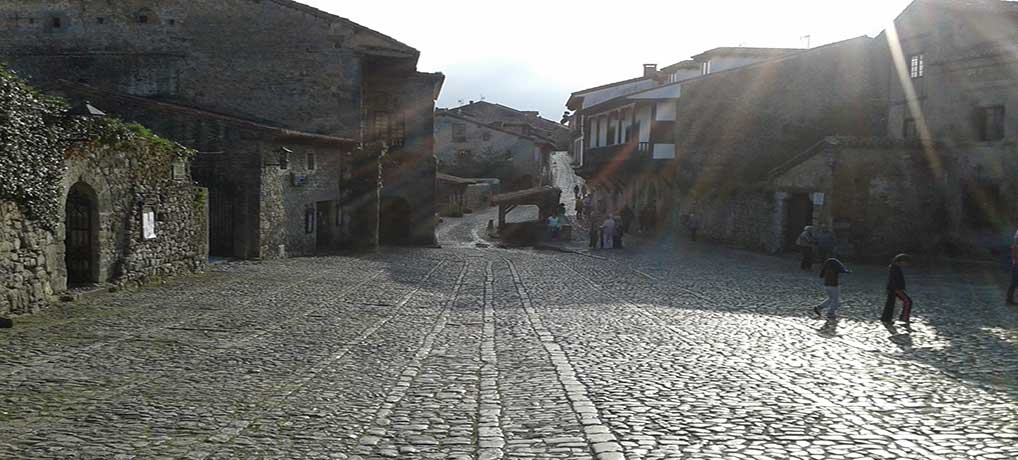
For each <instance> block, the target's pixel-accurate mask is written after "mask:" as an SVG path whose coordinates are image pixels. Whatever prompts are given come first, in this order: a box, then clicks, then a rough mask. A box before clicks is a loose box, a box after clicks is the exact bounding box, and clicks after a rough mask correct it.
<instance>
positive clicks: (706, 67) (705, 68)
mask: <svg viewBox="0 0 1018 460" xmlns="http://www.w3.org/2000/svg"><path fill="white" fill-rule="evenodd" d="M709 73H710V60H708V61H706V62H704V63H703V64H700V74H701V75H707V74H709Z"/></svg>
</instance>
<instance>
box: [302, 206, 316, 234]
mask: <svg viewBox="0 0 1018 460" xmlns="http://www.w3.org/2000/svg"><path fill="white" fill-rule="evenodd" d="M314 232H315V208H314V207H313V206H307V207H305V208H304V233H314Z"/></svg>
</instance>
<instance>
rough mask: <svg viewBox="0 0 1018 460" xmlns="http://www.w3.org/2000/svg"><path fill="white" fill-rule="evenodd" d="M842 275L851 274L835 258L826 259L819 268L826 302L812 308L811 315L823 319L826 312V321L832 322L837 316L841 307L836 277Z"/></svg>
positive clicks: (839, 290) (839, 288)
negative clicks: (825, 293)
mask: <svg viewBox="0 0 1018 460" xmlns="http://www.w3.org/2000/svg"><path fill="white" fill-rule="evenodd" d="M842 273H852V272H850V271H849V270H848V268H846V267H845V264H843V263H841V261H840V260H838V259H835V258H830V259H827V261H825V262H824V264H823V265H822V266H821V267H820V277H821V278H823V279H824V291H826V292H827V300H825V301H824V303H822V304H820V305H817V306H815V307H813V315H814V316H815V317H816V318H817V319H820V318H823V313H824V310H826V311H827V319H829V320H831V321H833V320H834V319H836V318H837V316H838V308H840V307H841V287H840V286H839V284H838V277H839V276H840V275H841V274H842Z"/></svg>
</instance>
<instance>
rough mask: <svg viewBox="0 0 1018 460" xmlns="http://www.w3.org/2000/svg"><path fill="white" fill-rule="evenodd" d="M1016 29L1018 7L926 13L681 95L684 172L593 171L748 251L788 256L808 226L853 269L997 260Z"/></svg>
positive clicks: (993, 3) (616, 204)
mask: <svg viewBox="0 0 1018 460" xmlns="http://www.w3.org/2000/svg"><path fill="white" fill-rule="evenodd" d="M1016 26H1018V6H1016V5H1015V4H1014V3H1013V2H1001V1H997V0H971V1H966V2H952V1H945V0H917V1H915V2H914V3H913V4H912V5H910V6H909V7H908V8H907V9H906V10H905V11H904V12H903V13H902V14H901V16H899V17H898V18H897V19H896V20H895V27H894V28H890V29H888V31H886V32H885V33H884V34H882V35H881V36H879V37H877V38H874V39H870V38H866V37H861V38H857V39H852V40H847V41H844V42H840V43H835V44H831V45H827V46H822V47H819V48H815V49H811V50H807V51H801V52H796V53H792V54H789V55H786V56H782V57H778V58H774V59H771V60H766V61H763V62H758V63H755V64H752V65H747V66H743V67H739V68H735V69H730V70H725V71H721V72H711V73H708V74H706V75H703V76H700V77H696V78H692V79H689V80H685V81H682V82H679V83H677V84H676V86H678V87H680V91H676V95H675V96H674V100H675V101H676V103H677V113H676V117H675V122H674V139H675V143H676V159H675V160H671V161H667V162H662V164H660V165H658V166H656V167H655V168H653V170H648V169H646V168H642V169H641V168H640V167H639V166H640V164H639V161H631V159H628V158H627V159H625V160H623V161H621V162H618V163H620V164H617V165H614V166H613V168H609V169H613V170H614V171H617V172H615V173H613V174H598V173H592V174H593V176H597V177H598V178H601V179H602V180H601V181H600V182H601V184H602V185H601V187H602V188H605V190H603V191H602V190H599V192H604V193H599V195H598V197H599V199H601V200H604V201H606V202H608V204H609V206H608V207H609V208H614V209H619V208H621V206H623V205H624V204H629V205H630V206H634V205H635V206H636V207H640V206H642V204H643V203H646V202H648V201H647V199H646V198H644V197H646V195H648V193H647V191H648V190H650V191H652V192H653V193H651V195H656V200H658V201H660V200H661V199H662V198H665V199H668V200H671V201H672V203H673V204H672V205H670V207H671V212H664V213H663V214H664V215H667V216H669V217H672V219H671V224H672V225H673V226H676V227H680V229H681V226H683V225H684V221H683V219H681V217H684V216H688V215H689V214H693V215H695V216H696V219H697V222H698V223H699V228H700V232H699V233H700V235H701V236H703V237H704V238H707V239H710V240H715V241H719V242H723V243H726V244H733V245H738V246H742V247H747V248H754V249H765V250H768V251H774V252H777V251H784V250H794V249H795V248H794V239H795V236H796V235H797V234H798V232H800V231H801V230H802V227H803V226H804V225H808V224H812V225H823V226H827V227H830V228H831V229H832V230H833V231H834V233H835V235H836V237H837V239H838V250H839V253H841V254H842V255H846V256H849V257H854V258H860V259H872V260H881V261H884V260H886V259H888V258H889V257H891V256H892V255H894V254H895V253H897V252H901V251H910V252H916V253H922V254H946V255H958V256H963V257H982V258H985V257H989V258H1000V259H1003V258H1005V253H1006V248H1007V245H1008V244H1009V242H1010V238H1011V235H1012V234H1013V233H1014V227H1015V225H1018V206H1015V204H1014V200H1010V199H1008V197H1009V196H1014V194H1015V193H1018V188H1016V187H1018V185H1016V184H1018V175H1016V174H1014V173H1013V172H1012V171H1013V169H1014V168H1013V167H1011V166H1009V163H1008V161H1009V160H1007V159H1008V158H1013V156H1014V154H1015V152H1016V151H1018V149H1016V147H1015V145H1016V144H1015V142H1014V136H1015V135H1016V133H1018V117H1015V116H1014V113H1015V112H1016V111H1018V109H1015V110H1012V109H1014V107H1013V102H1014V100H1016V99H1018V78H1016V75H1018V60H1016V58H1015V55H1014V53H1013V46H1012V44H1013V43H1014V38H1015V37H1016V36H1018V35H1016V33H1015V30H1018V28H1016ZM654 91H658V92H660V90H648V91H645V93H652V92H654ZM637 96H638V95H632V96H629V97H630V98H634V97H637ZM624 153H625V152H623V153H620V155H619V156H621V157H626V155H625V154H624ZM631 156H634V157H635V155H631ZM593 176H592V177H593ZM605 176H608V177H607V180H604V179H605ZM595 185H596V184H595ZM662 193H663V195H662ZM620 198H621V199H620ZM675 217H680V219H675Z"/></svg>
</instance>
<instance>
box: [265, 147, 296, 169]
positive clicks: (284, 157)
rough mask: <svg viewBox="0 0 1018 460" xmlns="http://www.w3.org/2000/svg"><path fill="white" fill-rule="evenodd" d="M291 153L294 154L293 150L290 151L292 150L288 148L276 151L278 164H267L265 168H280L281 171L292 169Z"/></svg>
mask: <svg viewBox="0 0 1018 460" xmlns="http://www.w3.org/2000/svg"><path fill="white" fill-rule="evenodd" d="M291 153H293V150H290V149H288V148H286V147H280V148H279V150H276V158H277V162H276V163H266V164H264V165H263V166H279V169H287V168H289V167H290V154H291Z"/></svg>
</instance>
